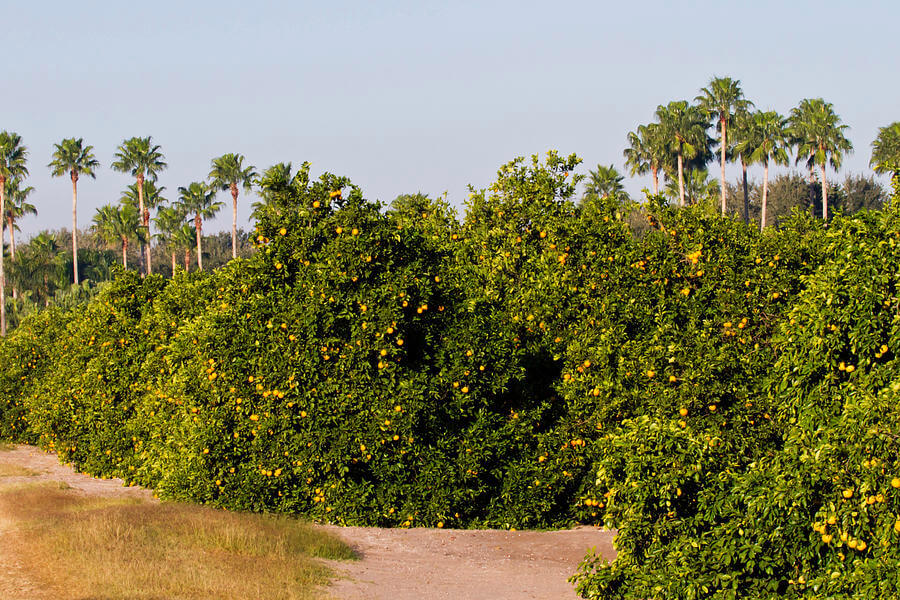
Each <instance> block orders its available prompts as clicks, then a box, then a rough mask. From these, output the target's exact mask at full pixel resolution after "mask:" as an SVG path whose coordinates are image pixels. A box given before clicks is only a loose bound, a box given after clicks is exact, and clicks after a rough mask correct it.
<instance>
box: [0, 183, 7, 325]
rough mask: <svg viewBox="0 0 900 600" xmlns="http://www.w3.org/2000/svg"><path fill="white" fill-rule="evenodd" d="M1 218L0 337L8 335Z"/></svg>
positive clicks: (0, 202) (0, 210)
mask: <svg viewBox="0 0 900 600" xmlns="http://www.w3.org/2000/svg"><path fill="white" fill-rule="evenodd" d="M3 214H6V177H0V215H3ZM3 226H4V219H3V218H0V336H5V335H6V274H5V273H4V272H3V237H4V236H3V229H4V227H3Z"/></svg>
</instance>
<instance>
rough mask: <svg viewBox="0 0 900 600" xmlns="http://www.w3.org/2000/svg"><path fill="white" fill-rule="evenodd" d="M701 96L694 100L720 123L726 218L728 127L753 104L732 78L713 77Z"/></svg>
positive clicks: (723, 202) (722, 184)
mask: <svg viewBox="0 0 900 600" xmlns="http://www.w3.org/2000/svg"><path fill="white" fill-rule="evenodd" d="M700 92H701V93H700V95H699V96H697V97H696V98H694V100H695V101H696V102H698V103H699V105H700V110H702V111H703V112H704V113H706V115H707V116H708V117H709V118H711V119H714V120H717V121H718V122H719V136H720V137H719V140H720V145H721V149H720V150H721V157H722V158H721V167H722V175H721V179H720V182H721V190H722V216H723V217H724V216H725V153H726V152H727V151H728V125H729V123H730V122H731V120H732V119H733V118H734V115H735V113H739V112H742V111H746V110H748V109H749V108H750V107H752V106H753V103H752V102H750V101H749V100H747V99H746V98H744V92H743V91H742V90H741V82H740V80H734V79H732V78H731V77H713V78H712V79H711V80H710V82H709V85H708V86H707V87H705V88H701V89H700Z"/></svg>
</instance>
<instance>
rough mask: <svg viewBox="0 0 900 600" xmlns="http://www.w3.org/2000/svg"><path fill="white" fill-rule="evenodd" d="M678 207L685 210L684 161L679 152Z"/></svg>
mask: <svg viewBox="0 0 900 600" xmlns="http://www.w3.org/2000/svg"><path fill="white" fill-rule="evenodd" d="M678 206H680V207H681V208H684V160H683V159H682V158H681V151H680V149H679V152H678Z"/></svg>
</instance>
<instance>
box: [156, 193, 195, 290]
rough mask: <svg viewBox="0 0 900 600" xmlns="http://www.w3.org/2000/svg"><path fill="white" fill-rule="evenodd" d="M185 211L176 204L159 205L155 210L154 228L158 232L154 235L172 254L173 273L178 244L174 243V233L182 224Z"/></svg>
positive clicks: (185, 216) (173, 272) (185, 215)
mask: <svg viewBox="0 0 900 600" xmlns="http://www.w3.org/2000/svg"><path fill="white" fill-rule="evenodd" d="M186 218H187V213H185V212H184V210H183V209H182V208H181V207H180V206H178V205H176V206H160V207H159V208H158V209H157V211H156V219H154V221H155V222H156V229H157V230H158V231H159V233H158V234H157V235H156V237H157V238H159V240H160V241H162V243H163V244H164V245H165V246H166V247H167V248H168V250H169V251H170V252H171V254H172V274H173V275H174V274H175V251H176V250H177V249H178V245H177V244H175V243H174V239H175V234H176V232H178V230H179V229H181V228H182V227H183V226H184V220H185V219H186Z"/></svg>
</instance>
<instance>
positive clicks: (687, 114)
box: [656, 100, 709, 206]
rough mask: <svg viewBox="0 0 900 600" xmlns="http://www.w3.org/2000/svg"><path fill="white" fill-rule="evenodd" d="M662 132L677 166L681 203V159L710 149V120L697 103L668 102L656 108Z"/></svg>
mask: <svg viewBox="0 0 900 600" xmlns="http://www.w3.org/2000/svg"><path fill="white" fill-rule="evenodd" d="M656 117H657V118H658V119H659V124H660V127H661V130H660V131H661V134H662V135H664V136H665V138H666V140H667V143H668V146H669V148H670V151H671V152H672V153H673V154H674V155H675V157H676V161H677V169H678V189H679V194H678V205H679V206H684V161H685V159H691V158H693V157H695V156H697V155H699V154H702V153H703V152H704V151H705V150H707V149H708V148H709V136H707V135H706V130H707V128H708V127H709V123H707V122H706V119H705V118H704V116H703V113H702V112H701V111H700V109H699V108H697V107H696V106H691V105H690V104H688V102H687V100H678V101H675V102H669V104H667V105H666V106H662V105H660V106H658V107H657V108H656Z"/></svg>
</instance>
